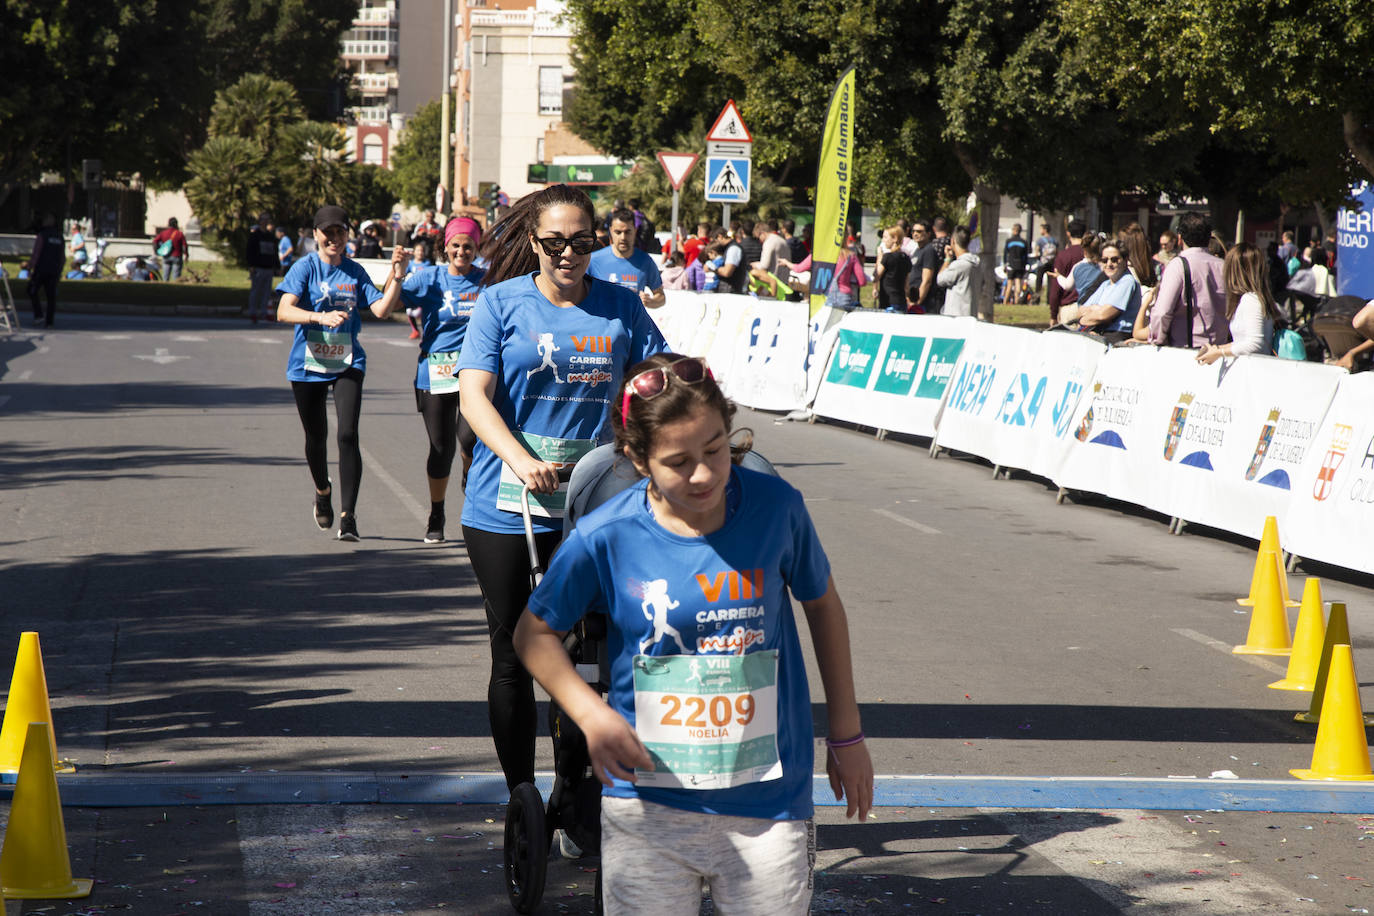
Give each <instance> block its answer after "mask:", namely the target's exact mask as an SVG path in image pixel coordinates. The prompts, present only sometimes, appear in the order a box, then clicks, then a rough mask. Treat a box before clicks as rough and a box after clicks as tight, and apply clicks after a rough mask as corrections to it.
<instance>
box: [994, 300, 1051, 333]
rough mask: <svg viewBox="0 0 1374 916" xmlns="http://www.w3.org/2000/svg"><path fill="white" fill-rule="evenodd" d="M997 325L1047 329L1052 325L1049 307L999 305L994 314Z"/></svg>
mask: <svg viewBox="0 0 1374 916" xmlns="http://www.w3.org/2000/svg"><path fill="white" fill-rule="evenodd" d="M992 317H993V320H994V321H995V322H996V323H997V324H1018V325H1028V326H1031V327H1038V328H1046V327H1049V324H1050V307H1049V306H1048V305H1000V304H999V305H997V306H996V307H995V308H994V309H993V312H992Z"/></svg>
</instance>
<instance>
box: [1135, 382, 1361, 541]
mask: <svg viewBox="0 0 1374 916" xmlns="http://www.w3.org/2000/svg"><path fill="white" fill-rule="evenodd" d="M1345 374H1346V373H1345V371H1344V370H1342V369H1337V368H1336V367H1334V366H1318V365H1312V364H1308V363H1301V362H1292V361H1290V360H1284V359H1277V358H1275V357H1272V356H1246V357H1242V358H1240V359H1237V360H1234V361H1229V360H1218V361H1217V362H1216V363H1213V364H1212V365H1211V366H1200V365H1197V364H1196V363H1194V364H1193V365H1192V366H1191V367H1188V368H1186V369H1185V370H1184V371H1182V372H1180V373H1177V374H1173V373H1171V374H1169V375H1163V374H1161V377H1160V378H1159V381H1158V384H1160V385H1162V386H1166V387H1167V389H1168V391H1169V395H1170V397H1172V398H1173V402H1174V403H1173V406H1172V407H1171V408H1170V411H1169V417H1168V420H1167V422H1165V421H1163V420H1162V418H1161V419H1160V420H1158V421H1156V422H1157V423H1164V425H1163V426H1162V427H1157V428H1156V429H1155V430H1154V432H1153V438H1154V439H1155V440H1156V441H1157V442H1158V443H1159V444H1160V450H1157V453H1156V454H1157V460H1161V461H1163V463H1164V471H1163V479H1162V482H1163V488H1164V491H1165V492H1166V493H1167V494H1168V496H1167V499H1166V502H1165V505H1164V506H1163V507H1162V508H1161V511H1164V512H1167V513H1168V514H1169V515H1171V516H1177V517H1179V518H1182V519H1185V520H1187V521H1191V522H1198V523H1201V524H1204V525H1209V526H1211V527H1213V528H1220V529H1222V530H1224V531H1232V532H1235V533H1236V534H1242V535H1245V536H1247V537H1252V538H1255V539H1256V540H1258V539H1259V537H1260V535H1261V533H1263V530H1264V519H1265V517H1266V516H1269V515H1275V516H1281V515H1283V514H1284V513H1285V510H1286V509H1287V507H1288V504H1289V501H1290V493H1291V487H1292V481H1293V479H1294V478H1295V477H1296V476H1297V474H1298V472H1299V470H1300V468H1301V465H1302V463H1303V460H1304V458H1305V457H1306V456H1307V452H1308V451H1309V448H1310V446H1311V444H1312V442H1313V439H1314V437H1315V435H1316V431H1317V426H1318V425H1319V424H1320V423H1321V420H1322V418H1323V417H1324V416H1325V415H1326V411H1327V407H1328V406H1329V405H1330V404H1331V399H1332V397H1333V396H1334V395H1335V393H1336V386H1337V384H1338V383H1339V381H1340V379H1341V377H1342V376H1344V375H1345Z"/></svg>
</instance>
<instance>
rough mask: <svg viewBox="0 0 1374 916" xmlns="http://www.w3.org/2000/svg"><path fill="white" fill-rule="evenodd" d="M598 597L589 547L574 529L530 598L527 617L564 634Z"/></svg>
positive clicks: (594, 563) (593, 559)
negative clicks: (530, 616)
mask: <svg viewBox="0 0 1374 916" xmlns="http://www.w3.org/2000/svg"><path fill="white" fill-rule="evenodd" d="M600 595H601V579H600V578H599V577H598V575H597V569H596V559H595V558H594V557H593V556H592V553H591V548H590V545H588V544H587V540H586V538H584V537H583V536H582V534H581V532H579V531H577V530H576V529H574V530H573V532H572V534H570V535H568V537H567V539H566V540H564V541H563V543H562V544H560V545H559V547H558V550H557V551H556V552H555V553H554V555H553V561H552V562H551V563H550V564H549V571H548V573H547V574H546V575H545V576H544V578H543V579H542V580H541V581H540V583H539V588H537V589H535V591H534V594H533V595H530V601H529V609H530V613H532V614H534V616H536V617H538V618H539V619H540V620H542V621H544V622H545V623H547V624H548V625H549V627H550V628H551V629H553V630H556V631H558V632H559V633H566V632H567V631H568V630H571V629H572V628H573V626H574V625H575V624H576V623H577V622H578V621H579V620H581V619H582V618H583V616H585V615H586V613H587V611H588V610H589V609H590V608H591V607H592V606H593V604H594V603H595V602H596V601H597V600H598V599H599V596H600Z"/></svg>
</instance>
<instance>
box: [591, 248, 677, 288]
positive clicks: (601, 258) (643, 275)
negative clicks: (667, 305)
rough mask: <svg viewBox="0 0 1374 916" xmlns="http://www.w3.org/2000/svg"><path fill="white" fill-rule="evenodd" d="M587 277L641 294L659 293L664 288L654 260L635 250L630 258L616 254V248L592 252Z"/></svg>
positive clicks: (599, 249)
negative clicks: (645, 292) (644, 292)
mask: <svg viewBox="0 0 1374 916" xmlns="http://www.w3.org/2000/svg"><path fill="white" fill-rule="evenodd" d="M587 276H589V277H596V278H597V279H599V280H605V281H606V282H607V283H614V284H616V285H617V286H623V287H625V288H626V289H631V290H634V291H635V292H637V293H638V292H641V291H642V290H646V289H647V290H648V291H649V292H651V293H652V292H657V291H658V290H660V289H662V288H663V278H662V277H660V276H659V273H658V268H657V267H656V266H655V265H654V259H653V258H651V257H649V256H648V255H647V254H645V253H644V252H643V251H640V250H639V249H637V248H636V249H635V250H634V251H632V252H630V256H629V257H628V258H622V257H620V256H619V255H617V254H616V253H615V249H614V248H609V247H607V248H598V249H597V250H596V251H593V252H592V259H591V263H589V264H588V265H587Z"/></svg>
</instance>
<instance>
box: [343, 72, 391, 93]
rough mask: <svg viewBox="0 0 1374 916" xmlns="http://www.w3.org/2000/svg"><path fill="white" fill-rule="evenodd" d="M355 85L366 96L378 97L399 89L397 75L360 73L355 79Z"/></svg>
mask: <svg viewBox="0 0 1374 916" xmlns="http://www.w3.org/2000/svg"><path fill="white" fill-rule="evenodd" d="M353 85H355V86H357V87H358V89H359V90H361V91H362V92H363V93H365V94H371V95H377V94H382V93H386V92H389V91H391V90H392V89H395V88H396V87H397V78H396V74H395V73H359V74H357V75H356V76H354V77H353Z"/></svg>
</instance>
